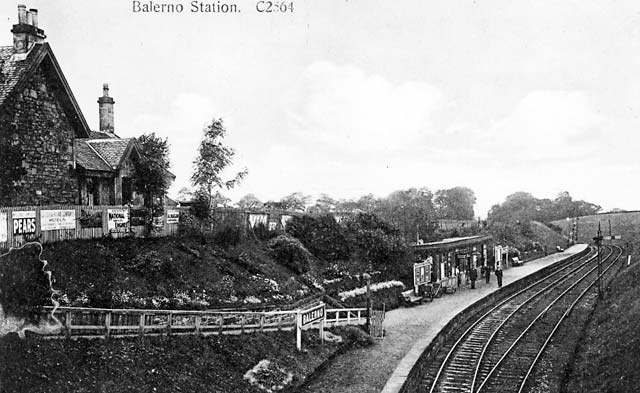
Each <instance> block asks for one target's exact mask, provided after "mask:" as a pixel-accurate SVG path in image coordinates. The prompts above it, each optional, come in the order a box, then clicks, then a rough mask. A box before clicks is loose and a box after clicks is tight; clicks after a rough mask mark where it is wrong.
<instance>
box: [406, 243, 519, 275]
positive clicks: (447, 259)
mask: <svg viewBox="0 0 640 393" xmlns="http://www.w3.org/2000/svg"><path fill="white" fill-rule="evenodd" d="M413 247H414V251H415V253H416V255H417V256H418V258H419V259H420V261H426V260H429V261H431V266H430V274H431V282H432V283H435V282H439V283H442V284H443V285H444V286H449V285H451V286H454V285H456V283H455V280H456V279H457V276H456V271H458V272H459V273H460V275H461V278H462V281H463V282H466V281H467V277H468V274H469V272H470V271H471V269H477V272H478V277H480V268H481V267H483V266H487V265H489V266H491V268H492V270H495V268H496V266H497V265H498V264H500V266H501V267H502V268H506V267H507V263H506V262H507V261H506V259H507V255H506V253H502V252H501V250H502V248H500V247H495V242H494V240H493V238H492V237H491V236H487V235H481V236H467V237H454V238H449V239H444V240H440V241H437V242H430V243H418V244H414V245H413ZM498 249H499V251H496V250H498ZM496 252H497V253H498V254H496ZM496 255H497V256H498V259H496ZM503 258H504V259H503ZM456 269H457V270H456Z"/></svg>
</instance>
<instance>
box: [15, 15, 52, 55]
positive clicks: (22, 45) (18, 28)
mask: <svg viewBox="0 0 640 393" xmlns="http://www.w3.org/2000/svg"><path fill="white" fill-rule="evenodd" d="M11 32H12V33H13V53H15V54H24V53H27V52H29V50H30V49H31V48H32V47H33V45H34V44H39V43H41V42H44V39H45V38H47V36H46V35H44V30H42V29H39V28H38V10H36V9H34V8H32V9H30V10H29V11H27V7H26V6H25V5H23V4H20V5H19V6H18V24H17V25H13V29H11Z"/></svg>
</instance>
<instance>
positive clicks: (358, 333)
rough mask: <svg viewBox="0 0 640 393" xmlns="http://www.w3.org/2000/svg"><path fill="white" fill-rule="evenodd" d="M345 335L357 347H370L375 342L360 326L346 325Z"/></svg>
mask: <svg viewBox="0 0 640 393" xmlns="http://www.w3.org/2000/svg"><path fill="white" fill-rule="evenodd" d="M344 337H345V339H346V340H347V342H349V343H351V345H353V346H355V347H368V346H369V345H371V344H373V342H374V340H373V338H372V337H371V336H370V335H368V334H367V332H365V331H364V330H363V329H362V328H360V327H358V326H347V327H345V328H344Z"/></svg>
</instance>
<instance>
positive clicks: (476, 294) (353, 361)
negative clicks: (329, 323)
mask: <svg viewBox="0 0 640 393" xmlns="http://www.w3.org/2000/svg"><path fill="white" fill-rule="evenodd" d="M585 247H586V245H577V246H574V247H571V248H570V249H568V250H567V251H565V252H562V253H558V254H553V255H549V256H547V257H544V258H540V259H536V260H533V261H529V262H527V263H526V264H525V265H524V266H519V267H514V268H510V269H507V270H505V271H504V278H503V285H505V284H507V283H510V282H512V281H514V280H517V279H520V278H522V277H525V276H527V275H529V274H531V273H534V272H536V271H538V270H539V269H541V268H543V267H545V266H547V265H549V264H552V263H554V262H557V261H558V260H560V259H564V258H566V257H568V256H570V255H572V254H575V253H577V252H580V251H581V250H583V249H584V248H585ZM497 287H498V286H497V281H496V277H495V275H492V276H491V282H490V283H489V284H485V282H484V278H482V280H480V281H478V282H477V283H476V289H469V288H468V287H463V288H460V289H459V290H458V291H457V292H456V293H455V294H452V295H444V296H443V297H441V298H439V299H434V301H433V302H431V303H425V304H423V305H420V306H416V307H411V308H398V309H396V310H392V311H389V312H388V313H387V315H386V319H385V322H384V326H385V329H386V332H387V335H386V337H385V338H384V339H382V340H380V341H377V342H376V343H375V344H374V345H371V346H369V347H367V348H360V349H356V350H352V351H348V352H347V353H344V354H342V355H340V356H338V357H337V358H335V359H334V360H333V361H332V362H331V364H330V365H329V366H328V367H327V368H326V369H325V370H324V371H323V372H322V373H321V374H320V375H319V376H318V377H317V378H316V379H315V380H313V381H310V383H309V384H308V385H307V387H306V388H305V389H303V390H301V391H302V392H309V393H312V392H313V393H320V392H327V393H328V392H336V393H339V392H371V393H374V392H380V391H383V392H385V393H387V392H388V393H391V392H396V391H397V390H398V389H399V388H400V386H402V383H403V382H404V379H405V377H406V375H407V374H408V373H409V371H410V370H411V367H412V366H413V364H414V363H415V361H416V360H417V359H418V357H419V356H420V354H421V353H422V352H423V351H424V348H426V346H427V345H429V343H430V342H431V340H432V339H433V337H435V335H436V334H438V332H439V331H440V329H442V327H444V326H445V325H446V324H447V322H449V321H450V320H451V319H452V318H453V317H454V316H455V315H456V314H458V313H459V312H460V311H462V310H463V309H464V308H465V307H467V306H468V305H469V304H471V303H473V302H475V301H476V300H478V299H480V298H482V297H484V296H486V295H488V294H489V293H491V292H493V291H495V290H496V289H497Z"/></svg>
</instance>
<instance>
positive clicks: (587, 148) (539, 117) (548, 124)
mask: <svg viewBox="0 0 640 393" xmlns="http://www.w3.org/2000/svg"><path fill="white" fill-rule="evenodd" d="M603 123H604V118H603V117H602V116H601V115H599V114H598V113H597V112H596V110H595V109H594V107H593V104H592V102H591V100H590V99H589V96H588V95H587V94H586V93H584V92H582V91H541V90H538V91H533V92H531V93H529V94H527V95H526V96H525V97H524V98H523V99H522V100H521V101H520V102H519V103H518V104H517V105H516V107H515V109H514V110H513V112H512V113H511V114H510V115H508V116H507V117H506V118H504V119H502V120H500V121H498V122H496V123H494V124H493V125H492V126H491V127H490V128H489V129H488V130H487V131H486V134H485V135H484V136H485V138H487V140H489V141H491V142H492V144H494V148H495V149H496V152H498V151H503V152H509V153H511V155H517V156H518V157H519V158H520V159H521V160H525V161H530V160H536V161H539V160H545V159H546V160H558V159H576V158H584V157H585V156H586V155H588V154H589V153H591V152H592V151H593V150H594V149H596V148H597V146H598V142H599V141H598V139H599V138H600V136H601V131H600V130H601V127H602V125H603Z"/></svg>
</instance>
